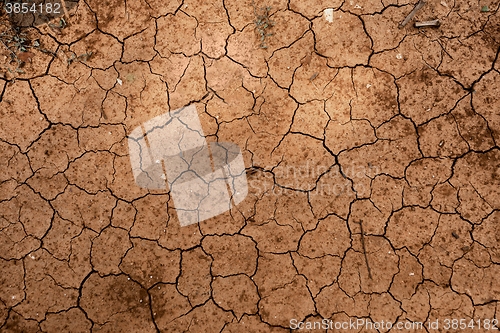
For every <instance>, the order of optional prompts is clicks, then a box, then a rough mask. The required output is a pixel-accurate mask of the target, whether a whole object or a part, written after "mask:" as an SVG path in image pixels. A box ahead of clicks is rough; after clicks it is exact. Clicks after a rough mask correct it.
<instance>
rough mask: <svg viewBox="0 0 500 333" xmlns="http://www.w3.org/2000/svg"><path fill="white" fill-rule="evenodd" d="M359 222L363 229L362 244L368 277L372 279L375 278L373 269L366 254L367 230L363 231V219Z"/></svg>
mask: <svg viewBox="0 0 500 333" xmlns="http://www.w3.org/2000/svg"><path fill="white" fill-rule="evenodd" d="M358 223H359V227H360V229H361V245H362V246H363V253H364V255H365V262H366V269H368V277H369V278H370V280H373V278H372V270H371V268H370V264H369V263H368V256H367V255H366V244H365V232H364V231H363V221H362V220H359V222H358Z"/></svg>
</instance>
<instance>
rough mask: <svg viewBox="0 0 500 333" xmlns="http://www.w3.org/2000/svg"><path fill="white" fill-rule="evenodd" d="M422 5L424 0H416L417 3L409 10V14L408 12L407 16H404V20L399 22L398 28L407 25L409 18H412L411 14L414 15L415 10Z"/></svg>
mask: <svg viewBox="0 0 500 333" xmlns="http://www.w3.org/2000/svg"><path fill="white" fill-rule="evenodd" d="M424 5H425V1H424V0H419V1H418V2H417V4H416V5H415V7H413V10H412V11H411V12H410V14H408V16H406V18H405V19H404V21H403V22H401V24H400V25H399V28H400V29H401V28H403V27H404V26H405V25H407V24H408V22H410V21H411V19H412V18H413V16H415V14H417V12H418V11H419V9H420V8H422V7H423V6H424Z"/></svg>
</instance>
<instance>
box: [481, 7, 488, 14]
mask: <svg viewBox="0 0 500 333" xmlns="http://www.w3.org/2000/svg"><path fill="white" fill-rule="evenodd" d="M489 11H490V8H489V7H488V6H483V7H481V12H483V13H487V12H489Z"/></svg>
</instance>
